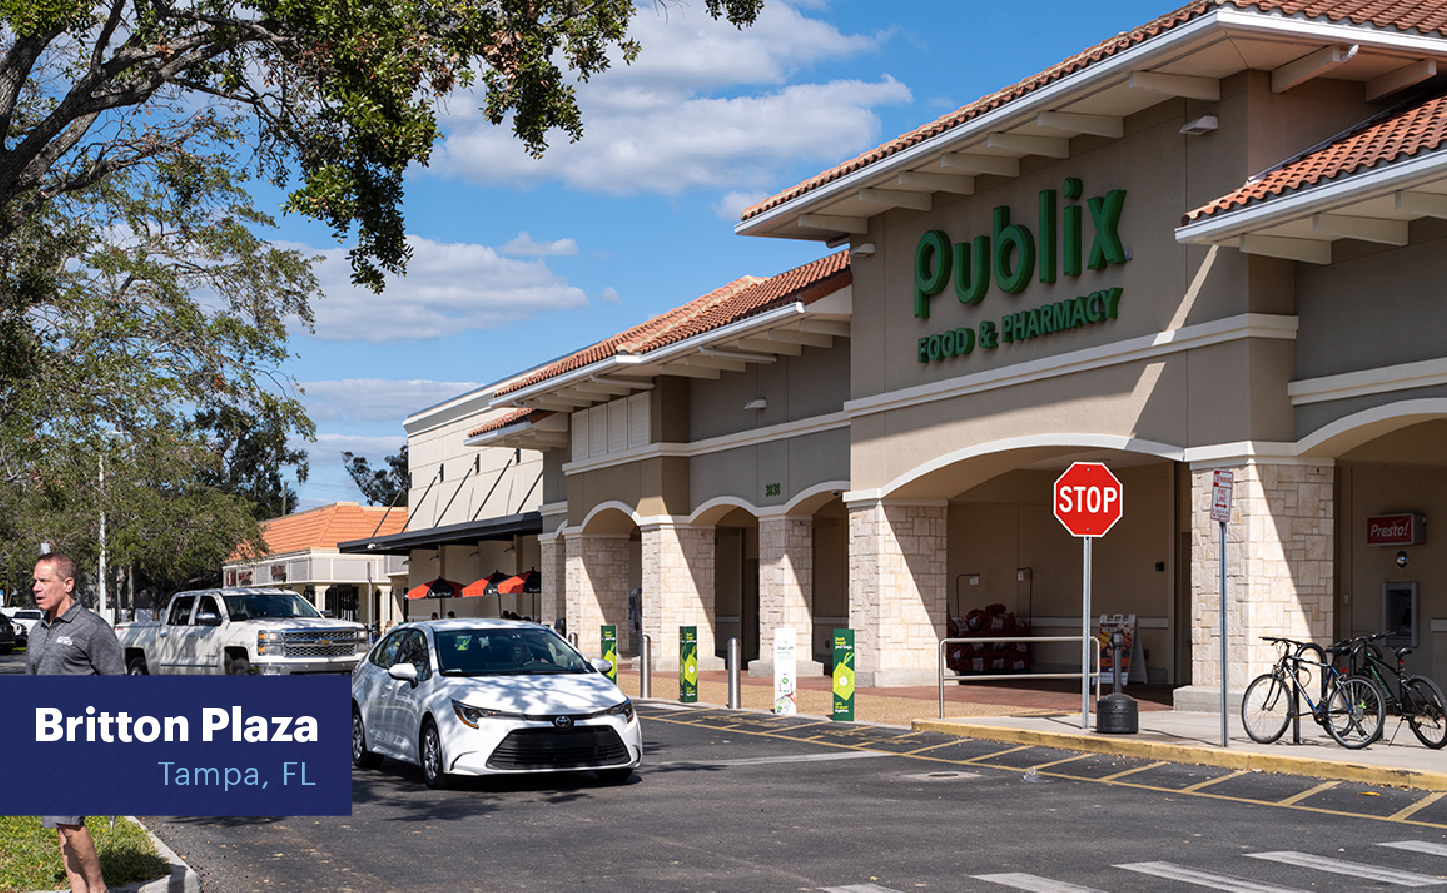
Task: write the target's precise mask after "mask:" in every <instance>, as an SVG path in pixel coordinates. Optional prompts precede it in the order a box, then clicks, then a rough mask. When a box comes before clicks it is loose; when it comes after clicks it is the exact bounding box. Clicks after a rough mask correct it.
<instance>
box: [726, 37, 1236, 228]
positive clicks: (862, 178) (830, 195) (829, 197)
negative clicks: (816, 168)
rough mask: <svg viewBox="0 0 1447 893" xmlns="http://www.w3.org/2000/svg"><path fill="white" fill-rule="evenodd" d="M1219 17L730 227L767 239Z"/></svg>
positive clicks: (1154, 53)
mask: <svg viewBox="0 0 1447 893" xmlns="http://www.w3.org/2000/svg"><path fill="white" fill-rule="evenodd" d="M1220 15H1221V10H1220V9H1217V10H1215V11H1213V12H1210V13H1207V14H1206V15H1203V16H1202V17H1200V18H1199V19H1196V20H1194V21H1192V22H1190V23H1189V24H1186V25H1182V26H1181V27H1179V28H1175V29H1173V30H1171V31H1168V32H1166V33H1164V34H1160V35H1158V36H1156V37H1152V38H1151V39H1149V40H1147V41H1145V42H1143V43H1141V44H1139V45H1137V46H1135V47H1132V48H1131V49H1129V50H1126V51H1125V52H1122V53H1119V54H1117V55H1115V56H1113V57H1111V58H1110V59H1109V60H1107V61H1104V62H1097V63H1096V64H1094V65H1091V66H1089V67H1087V68H1085V69H1083V70H1081V71H1078V72H1075V73H1074V74H1071V75H1067V76H1066V77H1064V78H1062V79H1061V80H1058V81H1056V82H1055V83H1053V84H1050V85H1049V86H1047V87H1042V88H1041V89H1039V90H1036V91H1034V92H1032V93H1030V94H1028V95H1026V96H1024V97H1021V98H1020V99H1017V100H1015V101H1014V102H1012V103H1009V104H1007V105H1004V106H1002V107H1000V108H998V109H995V110H993V111H990V112H987V113H985V114H984V115H982V116H981V117H978V118H975V119H973V120H971V121H968V122H966V123H964V124H961V125H959V126H958V127H953V128H951V129H950V130H947V131H945V132H944V133H941V134H939V135H938V136H934V137H931V138H929V139H927V140H925V141H924V142H922V143H919V144H917V145H914V146H911V147H909V148H908V149H905V150H903V151H901V152H898V153H896V154H894V155H891V156H889V157H888V158H887V159H884V160H882V161H879V162H876V163H874V164H871V165H867V166H865V167H863V168H860V169H859V170H857V171H854V172H852V173H849V174H846V175H844V176H843V177H841V178H840V179H838V180H835V181H834V182H832V183H828V184H826V185H824V186H821V187H819V188H818V189H814V190H811V191H809V192H806V193H804V194H803V195H801V196H799V197H797V198H794V199H790V200H789V201H786V202H784V203H783V204H781V205H779V206H778V207H775V208H770V209H769V210H767V211H764V212H762V213H760V214H758V215H756V216H754V217H750V218H749V219H748V220H743V221H740V222H739V223H737V224H736V225H735V226H734V233H735V234H737V235H741V236H756V235H765V233H764V232H762V231H763V230H764V229H767V228H769V227H770V226H772V225H773V224H774V223H777V222H779V220H780V219H781V218H786V217H792V216H794V215H796V214H805V213H809V210H810V209H811V208H813V207H814V206H816V205H819V204H827V203H830V202H833V201H837V200H838V199H839V198H841V197H843V196H844V195H847V194H849V193H852V192H855V191H857V190H859V189H862V188H864V187H865V186H867V185H868V184H869V183H870V182H872V181H874V180H877V179H879V178H881V177H891V176H894V175H896V174H898V173H901V172H903V171H906V170H909V169H911V168H913V167H916V166H918V165H919V164H920V163H921V162H924V161H930V160H933V158H934V157H935V156H939V155H943V154H944V153H946V152H949V151H951V150H952V148H953V147H955V146H956V145H958V144H960V143H963V142H968V141H970V140H974V139H979V138H980V137H983V136H984V135H985V134H987V133H990V132H992V131H995V130H999V129H1001V125H1003V124H1005V123H1007V122H1008V121H1010V120H1011V119H1013V118H1019V117H1028V116H1031V115H1035V114H1038V113H1039V112H1041V111H1049V110H1050V109H1051V108H1052V107H1053V106H1055V105H1056V104H1058V103H1059V102H1060V99H1061V98H1062V97H1063V96H1065V95H1067V94H1070V93H1074V92H1076V91H1078V90H1080V89H1081V87H1082V86H1084V85H1085V84H1088V83H1090V82H1092V81H1097V80H1104V79H1107V78H1116V79H1118V78H1121V77H1128V76H1129V75H1130V72H1132V71H1138V70H1141V69H1143V68H1148V67H1149V66H1150V65H1152V64H1155V63H1157V62H1159V61H1168V60H1161V59H1160V58H1159V57H1161V56H1164V55H1167V54H1168V53H1170V52H1171V51H1173V50H1174V49H1176V46H1177V44H1180V43H1183V42H1188V41H1192V40H1195V39H1197V38H1199V37H1201V36H1203V35H1204V34H1205V33H1206V32H1208V31H1210V30H1211V29H1213V28H1217V27H1219V21H1218V19H1219V17H1220Z"/></svg>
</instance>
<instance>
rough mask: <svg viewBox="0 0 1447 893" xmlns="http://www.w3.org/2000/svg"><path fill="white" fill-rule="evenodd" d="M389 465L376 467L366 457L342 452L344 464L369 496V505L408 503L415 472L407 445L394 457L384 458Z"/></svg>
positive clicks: (358, 485) (358, 487) (403, 445)
mask: <svg viewBox="0 0 1447 893" xmlns="http://www.w3.org/2000/svg"><path fill="white" fill-rule="evenodd" d="M383 461H384V462H386V463H387V467H386V468H379V469H376V470H373V469H372V466H371V464H370V463H368V462H367V460H366V459H365V458H364V457H362V456H354V455H352V454H351V453H342V465H343V466H344V467H345V468H346V469H347V474H349V475H351V476H352V481H353V482H355V483H356V485H357V489H358V490H361V491H362V495H363V496H365V497H366V498H367V505H387V506H390V505H400V506H403V507H406V505H407V488H408V487H409V486H411V481H412V475H411V473H410V472H409V471H408V470H407V444H405V443H404V444H402V449H400V450H398V451H397V454H396V455H394V456H388V457H387V458H386V459H384V460H383Z"/></svg>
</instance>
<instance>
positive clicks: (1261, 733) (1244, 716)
mask: <svg viewBox="0 0 1447 893" xmlns="http://www.w3.org/2000/svg"><path fill="white" fill-rule="evenodd" d="M1290 721H1291V693H1290V692H1289V691H1288V690H1287V687H1286V682H1285V680H1283V679H1282V678H1281V677H1280V676H1278V675H1276V674H1275V673H1267V674H1265V675H1264V676H1257V677H1256V678H1255V679H1253V680H1251V684H1250V685H1248V686H1246V694H1245V695H1243V696H1242V697H1241V725H1242V726H1243V727H1245V729H1246V734H1248V735H1250V736H1251V740H1252V741H1255V742H1256V743H1257V744H1270V743H1271V742H1273V741H1275V740H1276V739H1277V738H1280V737H1281V733H1282V732H1285V731H1286V724H1287V723H1288V722H1290Z"/></svg>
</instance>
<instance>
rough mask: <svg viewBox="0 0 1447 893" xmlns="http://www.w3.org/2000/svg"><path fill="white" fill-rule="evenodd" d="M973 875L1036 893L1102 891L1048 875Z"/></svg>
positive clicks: (975, 877)
mask: <svg viewBox="0 0 1447 893" xmlns="http://www.w3.org/2000/svg"><path fill="white" fill-rule="evenodd" d="M971 877H973V878H974V879H975V880H977V881H989V882H990V883H992V884H999V885H1000V886H1002V887H1014V888H1015V889H1016V890H1033V891H1034V893H1102V891H1100V890H1095V889H1093V888H1091V887H1082V886H1080V885H1079V884H1067V883H1065V882H1064V881H1052V880H1051V879H1050V878H1048V877H1038V876H1036V875H1033V874H975V875H971Z"/></svg>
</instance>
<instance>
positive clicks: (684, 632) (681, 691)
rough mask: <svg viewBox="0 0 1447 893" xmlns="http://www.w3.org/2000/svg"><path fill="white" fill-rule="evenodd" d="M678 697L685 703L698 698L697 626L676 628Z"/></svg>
mask: <svg viewBox="0 0 1447 893" xmlns="http://www.w3.org/2000/svg"><path fill="white" fill-rule="evenodd" d="M678 699H679V700H680V701H683V702H684V703H685V704H692V703H694V702H695V701H697V700H698V627H696V626H680V627H679V628H678Z"/></svg>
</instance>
